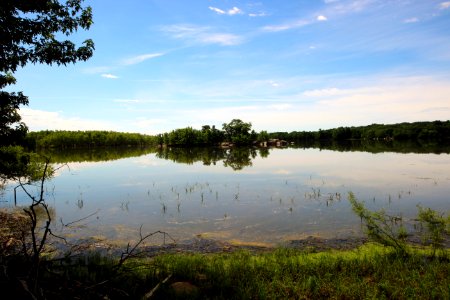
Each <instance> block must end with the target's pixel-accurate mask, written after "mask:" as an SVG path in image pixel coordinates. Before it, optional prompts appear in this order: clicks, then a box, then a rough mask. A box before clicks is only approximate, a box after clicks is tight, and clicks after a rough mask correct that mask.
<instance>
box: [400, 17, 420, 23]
mask: <svg viewBox="0 0 450 300" xmlns="http://www.w3.org/2000/svg"><path fill="white" fill-rule="evenodd" d="M417 22H419V19H418V18H416V17H414V18H409V19H405V20H403V23H407V24H408V23H417Z"/></svg>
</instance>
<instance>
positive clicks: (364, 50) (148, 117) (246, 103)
mask: <svg viewBox="0 0 450 300" xmlns="http://www.w3.org/2000/svg"><path fill="white" fill-rule="evenodd" d="M84 4H85V5H89V6H91V7H92V10H93V19H94V24H93V25H92V27H91V28H90V30H88V31H79V32H77V33H76V34H74V35H73V36H71V37H70V39H71V40H73V41H75V42H76V43H77V44H80V43H81V42H82V41H83V40H85V39H87V38H91V39H93V41H94V43H95V48H96V50H95V53H94V55H93V57H92V58H91V59H90V60H88V61H87V62H78V63H76V64H75V65H68V66H66V67H57V66H46V65H32V64H29V65H27V66H26V67H24V68H23V69H19V70H18V71H17V72H16V73H15V76H16V78H17V84H16V85H14V86H12V87H11V88H10V89H11V90H21V91H23V92H24V94H25V95H27V96H29V101H30V104H29V106H28V107H23V108H21V110H20V111H21V115H22V118H23V121H24V122H25V123H26V124H27V125H28V126H29V128H30V130H31V131H36V130H45V129H50V130H113V131H121V132H139V133H146V134H158V133H163V132H167V131H170V130H173V129H177V128H184V127H188V126H190V127H193V128H197V129H200V128H201V126H202V125H215V126H216V127H217V128H222V124H223V123H225V122H230V121H231V120H232V119H236V118H238V119H241V120H243V121H244V122H251V123H252V125H253V129H255V130H256V131H261V130H267V131H269V132H275V131H294V130H296V131H302V130H318V129H328V128H334V127H339V126H362V125H369V124H373V123H378V124H392V123H399V122H415V121H434V120H449V119H450V1H445V0H444V1H443V0H278V1H274V0H272V1H267V0H250V1H233V0H191V1H185V0H127V1H111V0H96V1H93V0H92V1H89V0H86V1H85V2H84Z"/></svg>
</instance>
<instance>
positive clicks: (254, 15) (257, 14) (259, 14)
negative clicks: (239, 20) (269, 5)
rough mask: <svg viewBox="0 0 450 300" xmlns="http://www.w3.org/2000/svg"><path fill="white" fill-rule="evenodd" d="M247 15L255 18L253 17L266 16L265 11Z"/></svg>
mask: <svg viewBox="0 0 450 300" xmlns="http://www.w3.org/2000/svg"><path fill="white" fill-rule="evenodd" d="M248 16H249V17H252V18H255V17H266V16H267V14H266V13H265V12H260V13H250V14H248Z"/></svg>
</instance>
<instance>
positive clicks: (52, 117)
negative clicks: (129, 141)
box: [20, 107, 120, 131]
mask: <svg viewBox="0 0 450 300" xmlns="http://www.w3.org/2000/svg"><path fill="white" fill-rule="evenodd" d="M20 115H21V116H22V119H23V121H24V122H26V124H27V125H28V126H29V127H30V129H31V130H93V129H97V130H115V131H119V130H120V128H118V127H117V126H116V125H115V124H113V123H110V122H102V121H97V120H89V119H83V118H79V117H67V116H65V115H64V114H63V113H61V112H55V111H44V110H36V109H30V108H27V107H25V108H21V109H20Z"/></svg>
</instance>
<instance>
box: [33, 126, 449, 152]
mask: <svg viewBox="0 0 450 300" xmlns="http://www.w3.org/2000/svg"><path fill="white" fill-rule="evenodd" d="M251 126H252V125H251V123H245V122H243V121H241V120H239V119H234V120H232V121H231V122H230V123H224V124H223V126H222V130H219V129H217V128H215V126H209V125H204V126H202V129H194V128H192V127H187V128H181V129H175V130H172V131H170V132H166V133H163V134H159V135H156V136H150V135H143V134H138V133H119V132H112V131H63V130H62V131H39V132H30V133H29V134H28V136H27V143H28V145H29V146H30V147H32V148H37V149H39V148H95V147H111V146H113V147H117V146H140V147H143V146H156V145H160V146H162V145H166V146H178V147H193V146H214V145H218V144H220V143H223V142H229V143H233V144H235V145H251V144H254V143H259V142H266V141H268V140H270V139H280V140H285V141H287V142H294V143H300V144H305V143H309V144H312V143H317V142H319V141H320V142H322V141H339V142H341V141H349V140H363V141H373V140H383V141H439V142H445V143H449V142H450V121H434V122H414V123H399V124H391V125H383V124H372V125H368V126H359V127H338V128H333V129H326V130H319V131H292V132H272V133H268V132H267V131H261V132H259V133H257V132H255V131H254V130H252V129H251Z"/></svg>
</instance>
